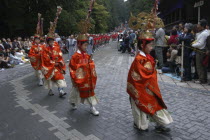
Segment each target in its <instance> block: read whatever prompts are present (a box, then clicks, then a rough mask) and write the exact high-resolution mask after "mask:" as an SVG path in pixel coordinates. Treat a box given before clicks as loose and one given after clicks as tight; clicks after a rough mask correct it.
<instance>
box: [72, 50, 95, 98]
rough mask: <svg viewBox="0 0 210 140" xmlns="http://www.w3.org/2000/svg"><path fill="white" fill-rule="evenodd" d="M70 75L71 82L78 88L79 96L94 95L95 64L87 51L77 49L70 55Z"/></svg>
mask: <svg viewBox="0 0 210 140" xmlns="http://www.w3.org/2000/svg"><path fill="white" fill-rule="evenodd" d="M69 71H70V76H71V78H72V83H73V85H74V86H76V87H77V88H78V90H79V93H80V97H81V98H88V97H92V96H94V95H95V93H94V89H95V86H96V81H97V75H96V71H95V64H94V62H93V60H92V59H91V57H90V55H88V54H87V53H83V54H82V53H81V52H80V51H79V50H78V51H77V52H76V53H75V54H74V55H73V56H72V58H71V61H70V63H69Z"/></svg>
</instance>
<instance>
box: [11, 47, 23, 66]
mask: <svg viewBox="0 0 210 140" xmlns="http://www.w3.org/2000/svg"><path fill="white" fill-rule="evenodd" d="M10 64H11V65H19V64H23V61H22V59H20V58H18V57H16V56H15V50H11V53H10Z"/></svg>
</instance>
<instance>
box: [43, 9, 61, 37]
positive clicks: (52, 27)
mask: <svg viewBox="0 0 210 140" xmlns="http://www.w3.org/2000/svg"><path fill="white" fill-rule="evenodd" d="M61 11H62V8H61V7H60V6H58V7H57V13H56V17H55V19H54V22H50V28H49V32H48V34H47V39H49V38H52V39H54V38H55V29H56V27H57V22H58V17H59V15H60V14H61Z"/></svg>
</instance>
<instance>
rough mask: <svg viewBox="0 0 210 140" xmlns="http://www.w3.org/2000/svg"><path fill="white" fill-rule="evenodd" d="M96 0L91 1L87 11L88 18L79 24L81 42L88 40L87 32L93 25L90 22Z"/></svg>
mask: <svg viewBox="0 0 210 140" xmlns="http://www.w3.org/2000/svg"><path fill="white" fill-rule="evenodd" d="M94 3H95V0H91V1H90V7H89V10H88V13H87V17H86V19H83V20H81V21H80V22H79V23H78V24H77V26H78V29H79V31H80V34H79V35H78V38H77V41H79V42H84V41H88V37H87V32H88V31H89V29H90V28H91V27H92V26H93V25H92V24H91V23H90V14H91V12H92V9H93V6H94Z"/></svg>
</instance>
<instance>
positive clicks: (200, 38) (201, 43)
mask: <svg viewBox="0 0 210 140" xmlns="http://www.w3.org/2000/svg"><path fill="white" fill-rule="evenodd" d="M207 37H208V34H207V33H205V32H203V33H201V34H200V35H199V36H198V39H197V40H196V42H195V43H194V44H192V47H195V48H198V49H204V48H205V44H206V39H207Z"/></svg>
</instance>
